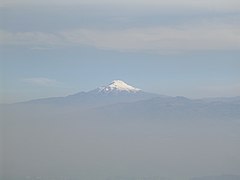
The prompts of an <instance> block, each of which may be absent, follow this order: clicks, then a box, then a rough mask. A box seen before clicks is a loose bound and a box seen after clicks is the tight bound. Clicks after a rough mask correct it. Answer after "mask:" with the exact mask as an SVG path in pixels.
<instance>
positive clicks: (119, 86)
mask: <svg viewBox="0 0 240 180" xmlns="http://www.w3.org/2000/svg"><path fill="white" fill-rule="evenodd" d="M98 89H99V92H103V93H112V92H129V93H135V92H138V91H140V89H138V88H135V87H133V86H130V85H128V84H127V83H125V82H123V81H121V80H114V81H112V82H111V83H110V84H109V85H107V86H102V87H100V88H98Z"/></svg>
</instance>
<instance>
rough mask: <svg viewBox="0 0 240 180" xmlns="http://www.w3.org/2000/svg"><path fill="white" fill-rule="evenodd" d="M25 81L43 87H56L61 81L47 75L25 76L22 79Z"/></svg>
mask: <svg viewBox="0 0 240 180" xmlns="http://www.w3.org/2000/svg"><path fill="white" fill-rule="evenodd" d="M21 81H22V82H24V83H29V84H32V85H36V86H43V87H54V86H59V85H60V84H61V83H60V82H58V81H57V80H55V79H49V78H45V77H34V78H24V79H21Z"/></svg>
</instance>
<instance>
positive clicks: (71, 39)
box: [0, 23, 240, 53]
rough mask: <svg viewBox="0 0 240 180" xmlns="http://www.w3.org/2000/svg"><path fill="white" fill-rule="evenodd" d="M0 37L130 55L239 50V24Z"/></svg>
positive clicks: (4, 34) (22, 42)
mask: <svg viewBox="0 0 240 180" xmlns="http://www.w3.org/2000/svg"><path fill="white" fill-rule="evenodd" d="M0 38H1V44H2V45H29V46H37V47H38V46H44V47H61V46H90V47H95V48H98V49H105V50H115V51H130V52H136V51H146V52H159V53H162V52H184V51H204V50H240V25H239V24H210V23H208V24H200V25H181V26H175V27H165V26H157V27H146V28H145V27H139V28H134V27H133V28H126V29H108V30H102V29H96V28H95V29H89V28H88V29H87V28H79V29H70V30H64V31H59V32H54V33H46V32H16V33H14V32H8V31H0ZM32 48H34V47H32Z"/></svg>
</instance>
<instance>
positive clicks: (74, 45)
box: [0, 0, 240, 103]
mask: <svg viewBox="0 0 240 180" xmlns="http://www.w3.org/2000/svg"><path fill="white" fill-rule="evenodd" d="M0 18H1V19H0V103H13V102H19V101H25V100H30V99H36V98H42V97H52V96H66V95H69V94H73V93H77V92H80V91H89V90H92V89H94V88H96V87H99V86H102V85H106V84H109V83H110V82H111V81H112V80H114V79H120V80H123V81H125V82H126V83H128V84H130V85H132V86H135V87H137V88H140V89H142V90H144V91H149V92H154V93H159V94H164V95H171V96H186V97H189V98H201V97H216V96H240V1H239V0H208V1H207V0H201V1H196V0H169V1H163V0H138V1H137V0H128V1H127V0H122V1H117V0H116V1H110V0H98V1H97V0H58V1H57V0H41V1H30V0H0Z"/></svg>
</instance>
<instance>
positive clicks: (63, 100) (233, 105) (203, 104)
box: [17, 80, 240, 118]
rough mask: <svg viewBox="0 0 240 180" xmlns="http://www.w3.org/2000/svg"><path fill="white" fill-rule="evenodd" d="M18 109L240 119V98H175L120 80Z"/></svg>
mask: <svg viewBox="0 0 240 180" xmlns="http://www.w3.org/2000/svg"><path fill="white" fill-rule="evenodd" d="M17 105H42V106H55V107H75V108H77V109H81V110H82V109H85V110H86V109H91V111H92V112H91V113H90V114H92V113H94V114H99V115H100V114H110V113H109V112H116V113H115V114H125V115H126V114H128V115H129V114H131V116H132V117H133V116H136V118H143V117H145V118H160V117H162V118H175V117H176V116H177V117H178V118H189V117H197V118H200V117H201V118H203V117H204V118H206V117H208V118H224V117H227V118H240V97H218V98H203V99H189V98H186V97H180V96H177V97H171V96H165V95H159V94H154V93H149V92H145V91H142V90H140V89H139V88H135V87H133V86H130V85H128V84H126V83H125V82H123V81H120V80H114V81H113V82H111V83H110V84H109V85H106V86H101V87H99V88H96V89H94V90H91V91H88V92H80V93H76V94H73V95H69V96H66V97H52V98H43V99H36V100H31V101H27V102H21V103H17ZM126 112H128V113H126ZM88 113H89V111H88Z"/></svg>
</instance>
